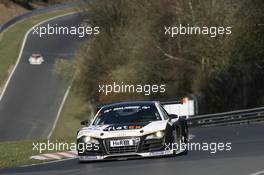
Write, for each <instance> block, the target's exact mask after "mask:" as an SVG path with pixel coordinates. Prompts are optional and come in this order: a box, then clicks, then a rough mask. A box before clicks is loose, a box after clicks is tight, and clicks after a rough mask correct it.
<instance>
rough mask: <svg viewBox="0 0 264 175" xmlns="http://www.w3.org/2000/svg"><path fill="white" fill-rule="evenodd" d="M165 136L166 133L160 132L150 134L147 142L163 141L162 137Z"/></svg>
mask: <svg viewBox="0 0 264 175" xmlns="http://www.w3.org/2000/svg"><path fill="white" fill-rule="evenodd" d="M164 135H165V132H164V131H158V132H155V133H153V134H150V135H148V136H147V137H146V140H148V139H161V138H162V137H164Z"/></svg>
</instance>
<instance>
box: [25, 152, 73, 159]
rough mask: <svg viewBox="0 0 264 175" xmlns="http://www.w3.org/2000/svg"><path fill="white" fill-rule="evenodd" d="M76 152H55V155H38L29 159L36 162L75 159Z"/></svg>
mask: <svg viewBox="0 0 264 175" xmlns="http://www.w3.org/2000/svg"><path fill="white" fill-rule="evenodd" d="M77 155H78V154H77V151H66V152H57V153H47V154H40V155H37V156H31V157H30V159H36V160H61V159H68V158H76V157H77Z"/></svg>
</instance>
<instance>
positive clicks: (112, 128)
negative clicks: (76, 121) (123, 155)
mask: <svg viewBox="0 0 264 175" xmlns="http://www.w3.org/2000/svg"><path fill="white" fill-rule="evenodd" d="M167 122H168V120H159V121H154V122H144V123H128V124H111V125H100V126H94V125H91V126H89V127H84V128H82V129H80V131H79V132H78V135H77V139H78V138H80V137H82V136H90V137H94V138H101V139H105V138H111V137H126V136H143V135H147V134H151V133H153V132H156V131H161V130H165V128H166V125H167Z"/></svg>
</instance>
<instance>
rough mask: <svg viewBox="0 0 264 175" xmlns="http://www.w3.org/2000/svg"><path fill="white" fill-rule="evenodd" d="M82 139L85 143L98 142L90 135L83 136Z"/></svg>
mask: <svg viewBox="0 0 264 175" xmlns="http://www.w3.org/2000/svg"><path fill="white" fill-rule="evenodd" d="M83 141H84V142H85V143H99V142H98V140H97V139H94V138H92V137H90V136H85V137H84V138H83Z"/></svg>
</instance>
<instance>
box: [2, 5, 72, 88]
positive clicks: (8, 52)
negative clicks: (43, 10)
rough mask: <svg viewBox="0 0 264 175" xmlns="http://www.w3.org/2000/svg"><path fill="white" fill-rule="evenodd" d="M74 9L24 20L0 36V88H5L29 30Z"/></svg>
mask: <svg viewBox="0 0 264 175" xmlns="http://www.w3.org/2000/svg"><path fill="white" fill-rule="evenodd" d="M71 11H74V9H65V10H60V11H56V12H52V13H48V14H42V15H38V16H34V17H31V18H28V19H26V20H23V21H21V22H19V23H16V24H14V25H13V26H11V27H9V28H8V29H7V30H5V31H4V32H2V33H1V34H0V86H1V87H3V85H4V82H5V80H6V79H7V77H8V74H9V73H10V72H9V71H10V70H11V67H12V66H14V64H15V62H16V60H17V58H18V55H19V51H20V47H21V45H22V42H23V38H24V36H25V34H26V32H27V30H28V29H30V28H31V27H33V26H34V25H35V24H37V23H39V22H41V21H43V20H45V19H48V18H52V17H55V16H58V15H61V14H65V13H67V12H71Z"/></svg>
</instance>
